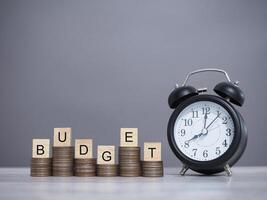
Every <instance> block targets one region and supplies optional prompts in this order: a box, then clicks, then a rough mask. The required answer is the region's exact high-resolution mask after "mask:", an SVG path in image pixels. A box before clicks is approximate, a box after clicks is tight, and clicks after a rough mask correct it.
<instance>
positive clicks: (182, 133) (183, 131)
mask: <svg viewBox="0 0 267 200" xmlns="http://www.w3.org/2000/svg"><path fill="white" fill-rule="evenodd" d="M180 132H181V136H182V137H183V136H185V129H182V130H181V131H180Z"/></svg>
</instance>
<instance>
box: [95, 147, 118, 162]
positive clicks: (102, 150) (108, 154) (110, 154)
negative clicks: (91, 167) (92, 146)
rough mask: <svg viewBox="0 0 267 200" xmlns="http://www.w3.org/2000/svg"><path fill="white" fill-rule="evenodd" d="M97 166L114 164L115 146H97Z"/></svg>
mask: <svg viewBox="0 0 267 200" xmlns="http://www.w3.org/2000/svg"><path fill="white" fill-rule="evenodd" d="M97 164H105V165H107V164H108V165H113V164H115V146H104V145H98V147H97Z"/></svg>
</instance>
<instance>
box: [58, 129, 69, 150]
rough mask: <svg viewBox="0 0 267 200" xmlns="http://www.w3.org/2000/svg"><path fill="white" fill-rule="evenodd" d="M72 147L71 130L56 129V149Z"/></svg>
mask: <svg viewBox="0 0 267 200" xmlns="http://www.w3.org/2000/svg"><path fill="white" fill-rule="evenodd" d="M69 146H71V128H54V147H69Z"/></svg>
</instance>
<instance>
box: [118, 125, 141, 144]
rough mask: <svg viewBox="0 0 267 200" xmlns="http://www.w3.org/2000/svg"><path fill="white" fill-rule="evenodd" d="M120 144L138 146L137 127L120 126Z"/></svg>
mask: <svg viewBox="0 0 267 200" xmlns="http://www.w3.org/2000/svg"><path fill="white" fill-rule="evenodd" d="M120 146H121V147H137V146H138V128H121V133H120Z"/></svg>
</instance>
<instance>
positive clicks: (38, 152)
mask: <svg viewBox="0 0 267 200" xmlns="http://www.w3.org/2000/svg"><path fill="white" fill-rule="evenodd" d="M49 150H50V140H49V139H33V140H32V157H33V158H49V155H50V154H49Z"/></svg>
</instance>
